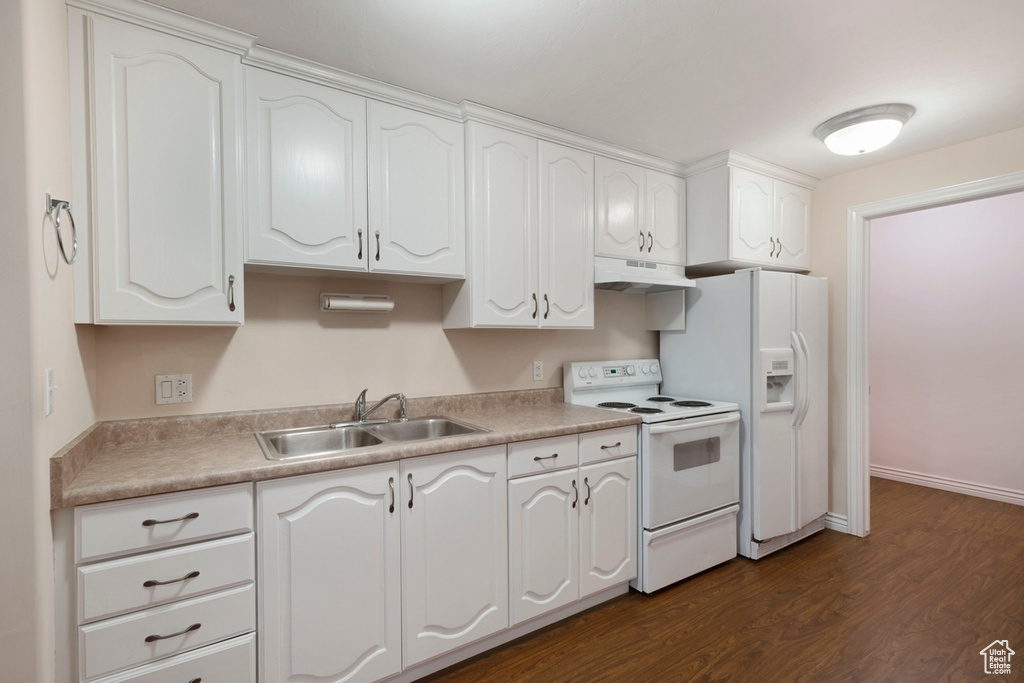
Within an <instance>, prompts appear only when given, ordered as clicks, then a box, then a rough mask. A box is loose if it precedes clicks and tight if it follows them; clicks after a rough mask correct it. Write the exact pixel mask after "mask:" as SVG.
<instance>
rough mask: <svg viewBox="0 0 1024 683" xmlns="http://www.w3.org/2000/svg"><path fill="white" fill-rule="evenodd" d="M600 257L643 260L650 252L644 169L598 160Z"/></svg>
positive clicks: (598, 249)
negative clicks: (645, 254) (643, 255)
mask: <svg viewBox="0 0 1024 683" xmlns="http://www.w3.org/2000/svg"><path fill="white" fill-rule="evenodd" d="M595 174H596V176H597V188H596V192H597V221H596V231H597V236H596V243H595V249H596V253H597V255H598V256H611V257H624V258H641V257H642V254H644V253H646V249H647V234H646V231H647V224H646V218H647V217H646V213H645V206H644V202H645V201H646V199H647V195H646V191H645V176H644V169H642V168H640V167H639V166H634V165H632V164H627V163H625V162H622V161H617V160H615V159H607V158H605V157H597V159H596V161H595Z"/></svg>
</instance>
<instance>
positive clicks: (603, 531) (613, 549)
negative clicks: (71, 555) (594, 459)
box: [579, 456, 637, 598]
mask: <svg viewBox="0 0 1024 683" xmlns="http://www.w3.org/2000/svg"><path fill="white" fill-rule="evenodd" d="M579 478H580V480H581V481H582V485H581V486H580V497H581V499H582V503H581V506H580V569H581V571H580V597H581V598H582V597H585V596H587V595H590V594H592V593H596V592H598V591H600V590H603V589H605V588H610V587H612V586H615V585H618V584H621V583H623V582H625V581H629V580H631V579H633V578H635V577H636V567H637V562H636V553H637V519H636V514H637V498H636V457H635V456H634V457H629V458H620V459H618V460H611V461H608V462H602V463H597V464H594V465H584V466H582V467H580V469H579Z"/></svg>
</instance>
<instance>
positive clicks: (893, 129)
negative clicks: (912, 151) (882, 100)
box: [814, 104, 915, 155]
mask: <svg viewBox="0 0 1024 683" xmlns="http://www.w3.org/2000/svg"><path fill="white" fill-rule="evenodd" d="M914 111H915V109H914V108H913V107H911V106H910V105H909V104H878V105H875V106H873V107H864V108H862V109H854V110H853V111H848V112H846V113H845V114H840V115H839V116H833V117H832V118H830V119H829V120H828V121H826V122H825V123H823V124H821V125H820V126H818V127H817V128H816V129H815V130H814V134H815V136H817V138H818V139H819V140H821V141H822V142H824V143H825V146H826V147H828V148H829V149H830V150H832V151H833V152H835V153H836V154H844V155H855V154H864V153H865V152H873V151H875V150H876V149H881V148H882V147H885V146H886V145H888V144H889V143H890V142H892V141H893V140H895V139H896V136H897V135H899V134H900V129H901V128H903V124H905V123H906V122H907V121H909V120H910V117H911V116H913V115H914Z"/></svg>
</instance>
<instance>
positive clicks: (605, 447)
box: [601, 441, 622, 451]
mask: <svg viewBox="0 0 1024 683" xmlns="http://www.w3.org/2000/svg"><path fill="white" fill-rule="evenodd" d="M621 445H622V442H621V441H616V442H615V443H613V444H612V445H611V446H601V450H602V451H606V450H608V449H609V448H618V447H619V446H621Z"/></svg>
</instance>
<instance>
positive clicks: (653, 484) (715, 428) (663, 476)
mask: <svg viewBox="0 0 1024 683" xmlns="http://www.w3.org/2000/svg"><path fill="white" fill-rule="evenodd" d="M641 432H642V437H641V439H642V443H641V450H640V454H641V456H640V467H641V483H642V484H643V489H642V495H641V500H642V507H643V525H644V528H645V529H649V530H650V529H657V528H659V527H662V526H665V525H666V524H671V523H673V522H678V521H681V520H684V519H686V518H688V517H692V516H694V515H699V514H701V513H703V512H708V511H710V510H715V509H718V508H720V507H723V506H726V505H731V504H733V503H736V502H738V501H739V499H740V414H739V413H738V412H731V413H720V414H718V415H707V416H704V417H692V418H687V419H682V420H670V421H668V422H661V423H655V424H650V425H647V424H645V425H643V428H642V430H641Z"/></svg>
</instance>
